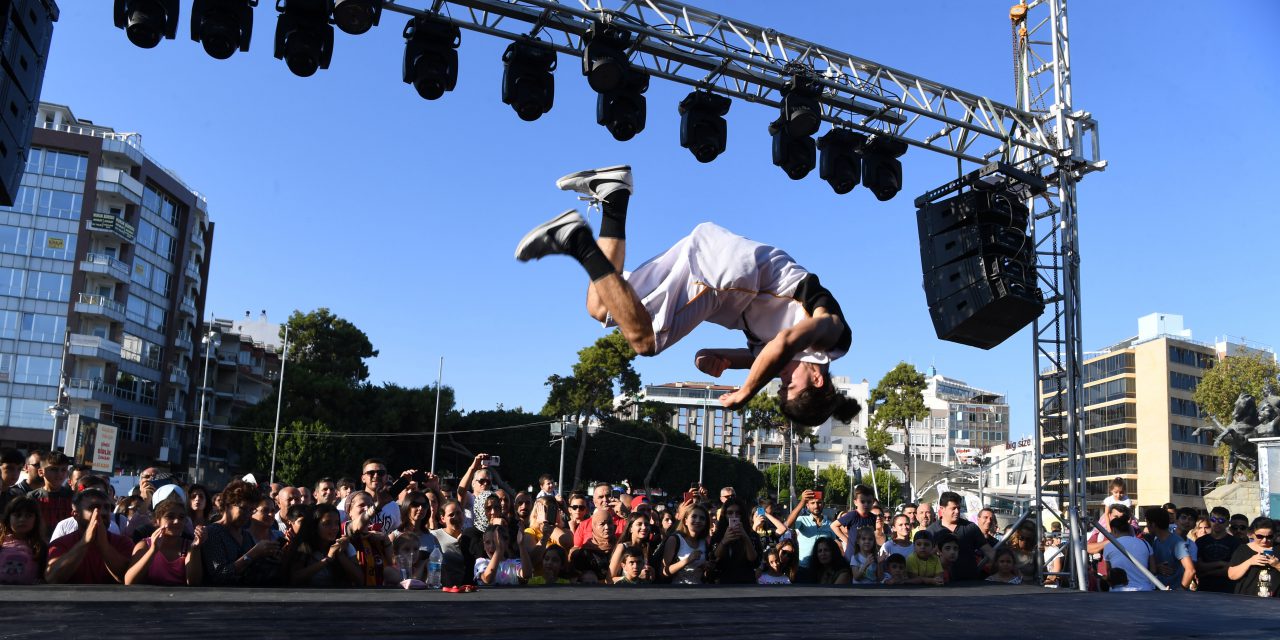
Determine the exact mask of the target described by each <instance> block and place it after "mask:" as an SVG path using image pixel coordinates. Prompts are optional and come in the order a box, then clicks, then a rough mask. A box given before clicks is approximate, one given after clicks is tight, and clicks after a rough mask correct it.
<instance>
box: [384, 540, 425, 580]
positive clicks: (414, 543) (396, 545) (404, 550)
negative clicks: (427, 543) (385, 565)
mask: <svg viewBox="0 0 1280 640" xmlns="http://www.w3.org/2000/svg"><path fill="white" fill-rule="evenodd" d="M421 542H422V540H421V539H420V538H419V537H418V534H416V533H414V532H412V531H406V532H401V533H400V535H398V536H396V538H395V540H392V541H391V552H392V554H393V556H392V557H393V558H394V559H395V565H396V568H397V569H399V570H400V579H401V580H422V581H425V580H426V579H427V560H429V558H423V557H421V556H422V554H420V553H418V547H419V546H420V545H421ZM406 588H408V587H406Z"/></svg>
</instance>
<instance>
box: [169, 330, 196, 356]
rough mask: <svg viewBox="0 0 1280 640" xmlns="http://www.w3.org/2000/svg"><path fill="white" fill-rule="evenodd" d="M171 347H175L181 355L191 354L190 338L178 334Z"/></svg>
mask: <svg viewBox="0 0 1280 640" xmlns="http://www.w3.org/2000/svg"><path fill="white" fill-rule="evenodd" d="M173 346H175V347H177V348H178V351H180V352H182V353H191V347H192V345H191V336H184V335H182V334H178V335H177V336H175V337H174V339H173Z"/></svg>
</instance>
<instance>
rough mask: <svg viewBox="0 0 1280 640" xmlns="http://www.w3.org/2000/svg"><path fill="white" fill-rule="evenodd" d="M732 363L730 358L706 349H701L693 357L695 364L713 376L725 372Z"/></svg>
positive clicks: (717, 376)
mask: <svg viewBox="0 0 1280 640" xmlns="http://www.w3.org/2000/svg"><path fill="white" fill-rule="evenodd" d="M730 364H731V363H730V362H729V359H728V358H726V357H724V356H721V355H716V354H714V353H710V352H708V351H707V350H706V349H703V350H701V351H699V352H698V353H697V355H695V356H694V357H693V366H695V367H697V368H698V370H699V371H701V372H703V373H705V374H707V375H709V376H711V377H712V378H719V377H720V374H722V373H724V370H725V369H728V368H729V365H730Z"/></svg>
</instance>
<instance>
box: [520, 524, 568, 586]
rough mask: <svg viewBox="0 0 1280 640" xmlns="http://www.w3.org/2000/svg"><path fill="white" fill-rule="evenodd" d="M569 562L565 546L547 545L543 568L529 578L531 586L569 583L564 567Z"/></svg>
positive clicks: (543, 556) (543, 557)
mask: <svg viewBox="0 0 1280 640" xmlns="http://www.w3.org/2000/svg"><path fill="white" fill-rule="evenodd" d="M536 508H537V507H536V506H535V509H536ZM567 563H568V558H567V556H566V555H565V550H564V548H563V547H560V546H558V545H556V546H550V547H547V548H546V551H544V552H543V554H542V568H541V570H540V571H539V573H538V574H537V575H535V576H533V577H532V578H529V586H531V587H542V586H546V585H549V584H569V580H568V579H567V578H565V577H564V576H563V573H564V567H565V565H566V564H567Z"/></svg>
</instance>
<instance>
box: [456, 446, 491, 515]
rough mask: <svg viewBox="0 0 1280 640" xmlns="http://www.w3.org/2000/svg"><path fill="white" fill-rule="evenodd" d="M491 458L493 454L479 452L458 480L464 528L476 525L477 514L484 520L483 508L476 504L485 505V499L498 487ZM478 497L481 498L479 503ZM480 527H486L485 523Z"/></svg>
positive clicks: (459, 501)
mask: <svg viewBox="0 0 1280 640" xmlns="http://www.w3.org/2000/svg"><path fill="white" fill-rule="evenodd" d="M490 458H491V456H490V455H489V454H487V453H477V454H476V457H475V458H473V459H472V460H471V466H469V467H467V472H466V473H464V474H462V480H460V481H459V482H458V503H459V504H461V505H462V507H463V510H464V511H463V521H462V526H463V528H467V527H472V526H475V520H476V516H480V519H481V520H484V517H485V514H484V512H483V509H479V510H478V509H476V506H477V504H479V505H480V506H481V507H483V505H484V499H485V498H487V497H488V496H489V494H490V493H493V490H494V489H496V488H497V487H495V486H494V477H493V473H492V470H491V469H490V465H489V462H488V461H489V460H490ZM477 498H479V500H480V501H479V503H477V500H476V499H477ZM480 528H481V529H483V528H484V524H483V523H482V524H481V527H480Z"/></svg>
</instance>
